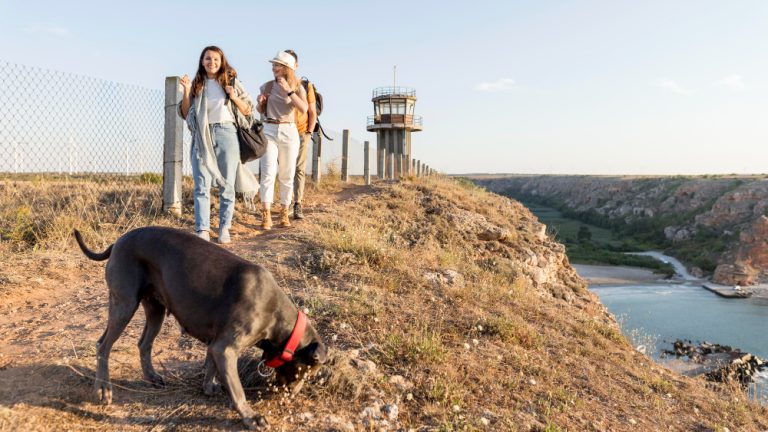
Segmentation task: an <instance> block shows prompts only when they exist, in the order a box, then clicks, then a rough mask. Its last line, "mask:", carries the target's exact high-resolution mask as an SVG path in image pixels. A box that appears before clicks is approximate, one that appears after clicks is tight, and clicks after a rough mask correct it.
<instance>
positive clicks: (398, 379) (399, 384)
mask: <svg viewBox="0 0 768 432" xmlns="http://www.w3.org/2000/svg"><path fill="white" fill-rule="evenodd" d="M389 383H390V384H392V385H393V386H395V388H397V390H399V391H405V390H408V389H410V388H413V383H411V382H409V381H408V380H406V379H405V378H403V376H402V375H392V376H391V377H389Z"/></svg>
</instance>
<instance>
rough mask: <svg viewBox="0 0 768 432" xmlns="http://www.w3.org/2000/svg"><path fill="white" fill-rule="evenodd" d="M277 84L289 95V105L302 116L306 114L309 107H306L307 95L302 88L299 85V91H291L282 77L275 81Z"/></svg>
mask: <svg viewBox="0 0 768 432" xmlns="http://www.w3.org/2000/svg"><path fill="white" fill-rule="evenodd" d="M277 84H278V85H279V86H280V87H282V89H283V90H285V91H286V92H287V93H290V96H288V97H289V98H290V99H291V103H292V104H293V107H294V108H296V109H297V110H299V112H301V113H302V114H304V113H306V112H307V108H308V106H309V105H307V93H306V92H305V91H304V87H302V86H301V84H299V91H298V92H296V91H291V87H290V85H289V84H288V80H286V79H285V78H283V77H280V78H278V79H277Z"/></svg>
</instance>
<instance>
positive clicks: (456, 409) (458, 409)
mask: <svg viewBox="0 0 768 432" xmlns="http://www.w3.org/2000/svg"><path fill="white" fill-rule="evenodd" d="M459 411H461V407H460V406H458V405H454V406H453V412H459Z"/></svg>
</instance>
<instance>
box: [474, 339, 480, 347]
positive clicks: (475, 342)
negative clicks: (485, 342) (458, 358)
mask: <svg viewBox="0 0 768 432" xmlns="http://www.w3.org/2000/svg"><path fill="white" fill-rule="evenodd" d="M472 344H473V345H474V346H478V345H480V341H479V340H477V339H472Z"/></svg>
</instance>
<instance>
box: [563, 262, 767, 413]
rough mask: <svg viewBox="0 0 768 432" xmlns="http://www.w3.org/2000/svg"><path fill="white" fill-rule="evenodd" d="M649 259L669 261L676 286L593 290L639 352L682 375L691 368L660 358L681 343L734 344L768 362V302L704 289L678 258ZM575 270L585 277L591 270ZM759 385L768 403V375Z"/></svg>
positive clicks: (632, 285) (664, 283)
mask: <svg viewBox="0 0 768 432" xmlns="http://www.w3.org/2000/svg"><path fill="white" fill-rule="evenodd" d="M644 254H646V255H651V256H654V257H655V258H657V259H660V260H665V261H668V262H669V263H670V264H672V265H673V266H674V267H675V268H676V269H677V270H678V275H677V276H676V277H675V278H673V280H671V281H647V280H646V281H642V282H634V283H633V282H629V283H622V284H615V285H591V286H590V290H592V291H593V292H595V293H596V294H597V295H598V296H599V297H600V300H601V301H602V303H603V304H604V305H605V306H606V307H607V308H608V310H609V311H610V312H611V313H612V314H614V316H616V318H617V319H618V321H619V322H620V324H621V328H622V332H623V333H624V334H625V336H627V338H628V339H629V340H630V342H632V344H633V345H634V346H635V347H640V349H641V350H643V351H645V352H646V353H647V354H648V355H650V356H651V357H652V358H654V359H655V360H656V361H658V362H660V363H661V364H664V365H665V366H667V367H670V368H672V369H675V370H677V371H678V372H681V373H685V372H686V370H687V369H689V368H687V367H686V365H685V364H684V363H682V362H677V361H674V360H672V359H668V358H663V357H661V356H660V354H661V353H662V352H663V350H664V349H670V348H671V344H672V342H674V341H675V340H676V339H686V340H691V341H693V342H701V341H707V342H712V343H718V344H721V345H730V346H732V347H734V348H739V349H741V350H742V351H746V352H750V353H752V354H755V355H757V356H758V357H760V358H762V359H768V330H767V326H766V324H768V298H764V297H752V298H746V299H727V298H723V297H720V296H717V295H715V294H714V293H712V292H709V291H707V290H705V289H704V288H702V287H701V283H702V282H703V281H702V280H699V279H696V278H695V277H693V276H691V275H689V274H688V273H687V272H686V271H685V267H684V266H683V265H682V264H680V263H679V262H677V260H675V259H674V258H672V257H669V256H665V255H663V254H660V253H658V252H649V253H644ZM575 267H576V269H577V271H579V272H580V274H582V273H583V272H585V269H586V268H587V267H588V266H578V265H577V266H575ZM601 269H603V270H604V269H605V267H601ZM616 271H617V272H620V271H621V270H620V269H617V270H616ZM757 384H758V385H757V388H758V393H759V395H760V399H761V400H763V401H765V400H768V399H764V398H768V372H766V371H763V372H762V373H761V374H760V376H759V377H758V380H757Z"/></svg>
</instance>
